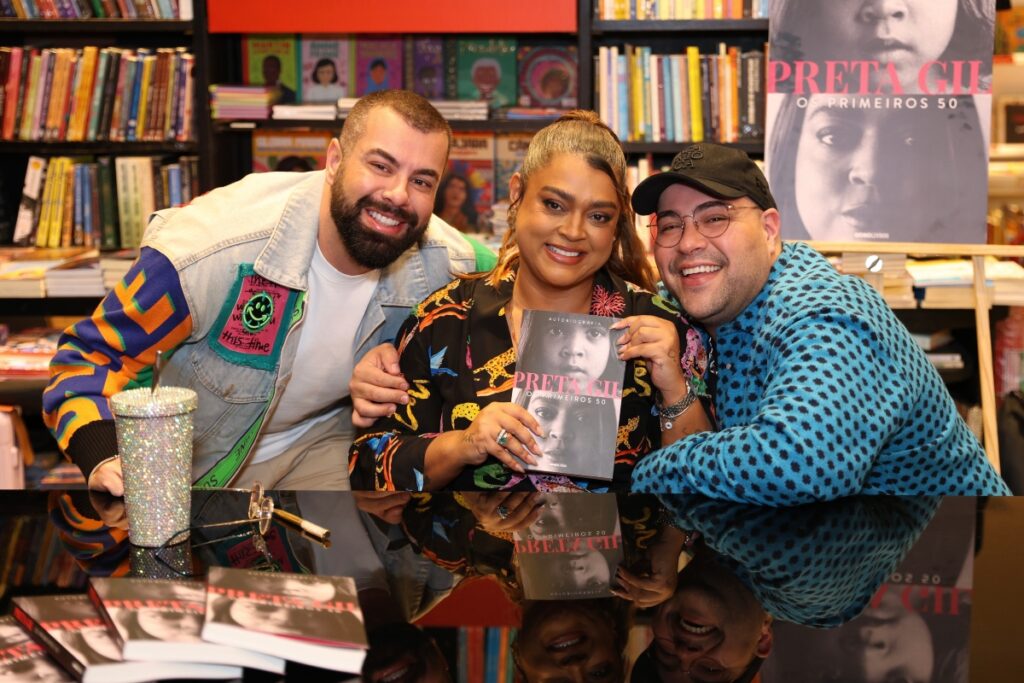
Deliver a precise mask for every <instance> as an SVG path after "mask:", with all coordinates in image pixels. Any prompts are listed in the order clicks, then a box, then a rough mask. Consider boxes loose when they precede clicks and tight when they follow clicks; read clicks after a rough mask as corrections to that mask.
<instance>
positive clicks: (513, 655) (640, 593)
mask: <svg viewBox="0 0 1024 683" xmlns="http://www.w3.org/2000/svg"><path fill="white" fill-rule="evenodd" d="M268 495H269V496H270V497H271V498H272V499H273V501H274V503H275V506H276V507H277V508H278V509H283V510H286V511H290V512H291V513H293V514H296V515H299V516H300V517H302V518H304V519H307V520H309V521H312V522H315V523H316V524H319V525H321V526H323V527H326V528H328V529H330V531H331V538H330V543H329V544H323V543H320V542H318V541H317V540H316V539H314V538H311V537H310V536H308V535H307V534H303V533H301V532H300V531H299V530H298V529H297V528H296V527H295V526H294V525H293V524H291V523H288V522H286V521H283V520H281V519H278V518H276V517H275V519H274V521H273V522H272V523H271V524H270V526H269V528H268V529H266V532H265V533H264V534H262V535H261V534H260V533H259V530H258V528H257V525H256V524H253V523H250V522H247V521H245V519H246V517H247V507H248V502H249V498H250V494H249V492H245V491H195V492H193V506H192V517H193V519H192V522H193V529H192V531H191V534H190V538H189V540H188V541H187V542H184V543H179V544H175V545H171V546H167V547H163V548H159V549H152V548H149V549H146V548H136V547H133V546H131V545H130V543H128V535H127V531H126V525H127V519H126V516H125V514H124V508H123V505H122V504H121V501H119V500H118V499H112V498H109V497H105V496H97V495H91V494H89V493H88V492H85V491H53V492H14V491H5V492H0V503H2V504H0V584H2V587H3V593H2V596H0V613H3V614H7V613H9V612H10V609H11V606H10V599H11V598H12V597H13V596H18V595H30V594H46V593H58V592H84V591H85V588H86V585H87V581H88V577H89V576H90V575H96V576H111V575H113V576H122V575H124V576H132V575H134V576H150V577H163V578H177V577H185V576H200V577H201V576H203V575H204V573H205V569H206V568H207V567H209V566H211V565H214V564H217V565H224V566H241V567H251V568H259V569H263V570H267V571H293V572H308V573H319V574H335V575H345V576H353V577H355V578H356V580H357V585H358V586H359V589H360V593H359V599H360V604H361V606H362V609H363V612H364V616H365V620H366V626H367V630H368V632H369V633H370V643H371V648H370V651H369V654H368V657H367V661H368V662H370V667H371V668H374V669H375V670H376V672H377V673H376V674H375V675H371V677H370V678H369V680H389V681H390V680H394V681H412V680H440V681H444V680H455V681H458V680H464V681H474V683H475V682H476V681H484V682H486V681H502V682H504V681H511V680H513V678H512V677H513V676H514V675H515V673H516V671H517V670H518V673H519V675H520V676H521V677H523V678H522V679H523V680H531V681H533V680H537V681H542V680H543V681H576V680H583V681H622V680H634V681H658V680H666V681H732V680H750V679H751V678H752V677H754V676H760V680H761V681H764V682H766V683H770V682H773V681H879V682H889V681H936V682H938V681H990V680H1015V679H1016V678H1017V677H1018V674H1017V673H1016V672H1018V671H1020V670H1022V666H1021V665H1022V664H1024V647H1022V645H1024V626H1022V625H1021V620H1020V614H1021V613H1022V609H1021V608H1024V588H1022V582H1021V580H1020V577H1021V576H1024V552H1021V551H1020V550H1019V545H1020V543H1021V539H1022V538H1024V500H1018V499H1013V498H1006V499H987V500H984V499H982V500H979V499H974V498H947V499H926V498H853V499H846V500H841V501H837V502H834V503H828V504H819V505H810V506H803V507H799V508H793V509H767V508H758V507H753V506H737V505H733V504H729V503H724V502H719V501H711V500H707V499H702V498H696V497H689V496H661V497H654V496H612V495H607V496H605V495H557V494H546V495H541V494H535V495H534V496H533V497H526V496H519V497H517V498H514V499H504V498H502V497H500V496H490V495H472V494H461V495H460V494H435V495H408V494H393V495H388V496H382V497H380V496H375V495H371V494H349V493H331V492H271V493H269V494H268ZM222 522H235V523H234V524H227V525H219V526H211V525H213V524H219V523H222ZM680 567H681V568H682V571H681V572H678V573H677V569H679V568H680ZM620 568H621V570H624V571H620ZM446 676H447V677H446ZM274 678H275V677H273V676H271V675H269V674H263V673H260V672H255V671H249V670H247V671H246V679H247V680H274ZM348 678H349V677H347V676H345V675H340V674H335V673H328V672H325V671H322V670H317V669H311V668H308V667H299V666H291V665H290V667H289V669H288V679H289V680H313V679H317V680H347V679H348Z"/></svg>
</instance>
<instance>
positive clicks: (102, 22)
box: [0, 17, 192, 34]
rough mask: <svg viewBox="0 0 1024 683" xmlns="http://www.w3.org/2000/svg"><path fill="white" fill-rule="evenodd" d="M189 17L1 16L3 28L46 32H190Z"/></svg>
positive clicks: (190, 23)
mask: <svg viewBox="0 0 1024 683" xmlns="http://www.w3.org/2000/svg"><path fill="white" fill-rule="evenodd" d="M190 31H192V21H191V20H188V19H16V18H11V17H0V32H3V33H8V32H9V33H22V34H43V33H64V34H80V33H83V32H85V33H91V34H101V33H188V32H190Z"/></svg>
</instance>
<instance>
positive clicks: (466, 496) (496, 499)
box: [462, 491, 544, 534]
mask: <svg viewBox="0 0 1024 683" xmlns="http://www.w3.org/2000/svg"><path fill="white" fill-rule="evenodd" d="M462 499H463V500H465V501H466V505H468V506H469V510H470V512H472V513H473V516H474V517H476V521H477V522H479V524H480V527H481V528H482V529H483V530H484V531H487V532H488V533H492V534H493V533H503V532H508V531H516V530H518V529H523V528H525V527H528V526H530V525H531V524H533V523H534V522H535V521H536V520H537V517H538V516H539V515H540V513H541V505H542V504H543V502H544V500H543V498H541V494H539V493H537V492H533V493H510V492H507V491H495V492H493V493H481V492H469V491H467V492H465V493H463V494H462Z"/></svg>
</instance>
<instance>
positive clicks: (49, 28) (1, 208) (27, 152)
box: [0, 1, 211, 238]
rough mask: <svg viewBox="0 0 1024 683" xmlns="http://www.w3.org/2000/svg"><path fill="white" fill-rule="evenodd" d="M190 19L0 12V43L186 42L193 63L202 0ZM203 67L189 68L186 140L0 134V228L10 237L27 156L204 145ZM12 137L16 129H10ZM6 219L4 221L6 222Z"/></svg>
mask: <svg viewBox="0 0 1024 683" xmlns="http://www.w3.org/2000/svg"><path fill="white" fill-rule="evenodd" d="M193 5H194V14H193V19H123V18H122V19H96V18H90V19H17V18H8V17H4V18H0V35H3V36H4V38H3V39H2V40H0V44H3V45H5V46H21V47H29V46H30V47H36V48H64V47H69V48H83V47H85V46H89V45H94V46H99V47H103V48H106V47H113V48H126V49H137V48H150V49H156V48H185V49H186V50H187V51H189V52H191V53H192V54H193V55H194V56H195V60H196V63H197V64H199V63H201V62H200V60H203V62H205V61H207V60H208V57H207V55H208V54H209V53H208V49H207V42H208V41H207V32H206V14H205V3H203V2H202V1H197V2H195V3H193ZM206 75H207V70H206V69H204V68H196V69H195V70H194V72H193V77H194V83H193V106H194V124H193V128H192V138H191V139H189V140H181V141H179V140H160V141H157V140H140V141H117V140H93V141H67V140H19V139H14V140H0V175H2V176H3V178H4V181H2V182H0V234H2V233H6V234H7V235H8V238H9V234H10V231H12V230H13V222H14V220H15V217H16V214H17V208H18V204H19V202H20V199H21V192H22V186H21V185H22V183H21V181H19V180H18V178H21V179H24V177H25V170H26V165H27V161H28V157H29V156H31V155H36V156H43V157H54V156H83V155H87V156H92V157H95V156H98V155H99V156H115V157H116V156H132V155H148V156H161V157H176V156H179V155H196V154H199V153H200V150H202V149H204V148H206V147H207V146H208V145H209V140H210V134H209V128H210V126H209V105H208V99H207V96H206V91H207V83H208V80H207V78H206ZM15 137H17V132H16V133H15ZM204 170H205V169H204V167H203V165H202V164H200V168H199V183H198V184H199V187H200V188H201V190H203V191H205V190H207V189H209V188H210V187H211V184H210V177H209V175H207V174H206V173H204ZM8 223H9V224H8Z"/></svg>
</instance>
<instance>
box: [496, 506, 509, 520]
mask: <svg viewBox="0 0 1024 683" xmlns="http://www.w3.org/2000/svg"><path fill="white" fill-rule="evenodd" d="M495 512H496V513H498V516H499V517H501V518H502V519H508V516H509V515H510V514H511V513H510V512H509V509H508V508H507V507H505V505H504V504H502V505H499V506H498V507H497V509H496V510H495Z"/></svg>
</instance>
